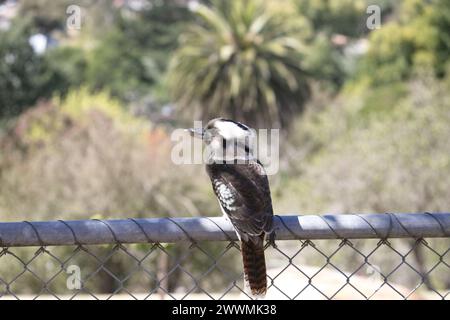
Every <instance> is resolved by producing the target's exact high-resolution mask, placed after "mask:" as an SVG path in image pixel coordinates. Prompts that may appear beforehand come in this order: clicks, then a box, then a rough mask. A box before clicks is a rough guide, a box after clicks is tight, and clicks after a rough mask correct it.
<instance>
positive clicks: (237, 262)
mask: <svg viewBox="0 0 450 320" xmlns="http://www.w3.org/2000/svg"><path fill="white" fill-rule="evenodd" d="M360 217H361V219H363V220H365V216H360ZM394 217H395V216H394ZM321 219H322V218H321ZM394 219H395V218H394ZM280 220H281V223H282V219H280ZM322 220H324V223H326V225H327V226H328V227H329V228H330V230H331V231H332V233H333V234H334V237H331V238H327V239H320V238H319V239H317V238H314V239H308V238H306V239H305V238H302V237H300V236H298V233H297V230H290V232H292V233H293V234H294V235H295V238H296V239H295V240H282V241H276V242H275V244H272V243H267V244H266V247H265V253H266V263H267V277H268V293H267V296H266V298H267V299H444V300H448V299H450V295H449V293H450V253H449V250H450V237H449V235H448V233H447V230H448V226H447V225H443V224H442V221H441V220H439V219H438V220H436V221H438V223H436V224H435V227H436V228H439V229H440V231H439V234H444V235H445V236H440V237H436V238H424V237H420V236H418V232H417V230H416V231H411V232H410V233H411V236H410V237H405V238H402V239H396V238H392V237H391V235H390V234H389V233H385V234H382V233H380V231H379V229H378V228H377V227H376V226H372V225H371V228H370V230H371V231H372V232H371V233H370V236H367V237H366V238H367V239H363V238H351V239H349V238H346V237H343V236H342V234H345V232H346V230H345V228H344V229H342V228H340V229H339V231H337V228H336V226H335V225H333V223H331V222H330V221H333V219H322ZM97 221H98V222H99V223H101V224H102V225H104V227H105V228H107V230H109V231H110V233H111V241H104V243H102V244H98V243H96V244H90V243H85V242H83V243H82V242H80V240H79V239H78V235H77V232H79V231H78V229H76V228H73V224H71V223H69V222H66V221H59V222H58V223H60V224H63V225H64V226H66V227H67V229H68V230H70V233H71V235H72V237H73V244H70V245H58V246H54V245H48V244H47V242H46V241H45V239H46V236H47V235H45V234H42V229H39V228H38V227H37V226H36V223H32V222H24V224H26V225H27V226H28V229H30V230H33V232H34V235H35V238H36V244H35V245H36V246H6V245H5V242H3V241H4V237H3V238H2V233H1V230H2V229H1V228H0V241H1V242H0V244H1V245H0V247H1V249H0V299H174V300H175V299H180V300H182V299H253V297H251V296H250V295H248V293H247V291H246V289H245V287H244V281H243V274H242V265H241V264H242V263H241V257H240V243H239V241H237V240H236V238H235V237H233V236H230V233H229V232H227V231H226V230H223V234H224V235H226V236H225V237H224V239H223V240H222V241H212V240H215V237H211V238H212V239H211V241H208V239H207V237H206V240H202V241H199V240H196V238H197V235H195V234H190V233H189V232H192V230H189V229H188V228H185V226H184V225H182V224H180V223H178V222H177V221H176V220H173V219H170V221H171V223H173V225H174V226H176V228H177V229H179V230H181V231H182V232H183V234H185V236H186V239H187V240H186V239H185V240H182V241H176V242H174V243H161V242H158V241H156V239H155V238H154V237H153V238H152V235H151V234H148V232H146V228H145V227H144V226H142V225H141V224H140V222H139V221H138V220H134V219H132V221H133V224H135V225H136V226H137V227H138V229H139V230H140V231H141V233H142V235H143V236H144V237H145V241H142V242H140V243H123V242H121V241H120V236H119V235H118V234H116V232H117V229H115V227H113V226H112V225H111V224H110V223H109V222H108V221H103V220H97ZM394 222H399V223H400V225H403V224H402V223H401V222H400V221H395V220H392V218H390V223H391V226H393V223H394ZM285 227H286V228H288V229H289V227H288V226H286V225H285ZM403 227H404V228H405V230H408V227H409V226H406V225H403ZM217 228H219V229H222V227H221V226H220V225H219V224H217ZM28 229H27V230H28ZM368 230H369V229H368ZM303 231H305V230H303ZM306 231H308V230H306ZM22 232H23V230H22ZM3 236H5V234H3ZM92 237H93V239H94V238H95V235H92ZM157 238H158V237H157Z"/></svg>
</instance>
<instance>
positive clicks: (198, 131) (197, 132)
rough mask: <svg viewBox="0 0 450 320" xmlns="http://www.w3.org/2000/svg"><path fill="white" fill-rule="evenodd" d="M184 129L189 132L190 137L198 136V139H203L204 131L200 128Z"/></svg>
mask: <svg viewBox="0 0 450 320" xmlns="http://www.w3.org/2000/svg"><path fill="white" fill-rule="evenodd" d="M186 131H188V132H189V134H190V135H191V137H194V138H200V139H203V135H204V133H205V131H204V130H203V129H202V128H191V129H186Z"/></svg>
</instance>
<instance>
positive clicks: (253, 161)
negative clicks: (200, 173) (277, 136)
mask: <svg viewBox="0 0 450 320" xmlns="http://www.w3.org/2000/svg"><path fill="white" fill-rule="evenodd" d="M189 131H190V133H191V135H192V136H194V137H198V138H201V139H202V140H203V142H204V143H205V144H206V150H207V159H206V160H207V161H206V171H207V173H208V175H209V177H210V179H211V183H212V187H213V190H214V193H215V194H216V196H217V199H218V200H219V204H220V207H221V209H222V212H223V213H224V215H226V217H228V218H229V220H230V221H231V223H232V225H233V227H234V229H235V230H236V233H237V236H238V238H239V239H240V241H241V252H242V259H243V265H244V279H245V282H246V285H247V286H248V287H249V289H250V292H251V294H252V295H254V296H255V297H262V296H264V295H265V293H266V291H267V280H266V262H265V258H264V239H265V237H266V235H268V234H271V233H272V220H273V210H272V200H271V197H270V189H269V182H268V179H267V175H266V172H265V170H264V167H263V166H262V165H261V163H260V162H259V161H258V159H257V158H256V157H254V155H253V148H252V145H253V143H252V139H253V138H254V136H253V135H254V131H253V130H251V129H250V128H248V127H247V126H246V125H244V124H242V123H239V122H236V121H232V120H227V119H222V118H218V119H213V120H211V121H210V122H209V123H208V124H207V125H206V127H205V128H203V129H201V128H197V129H189Z"/></svg>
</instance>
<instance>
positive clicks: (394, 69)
mask: <svg viewBox="0 0 450 320" xmlns="http://www.w3.org/2000/svg"><path fill="white" fill-rule="evenodd" d="M448 30H450V6H449V3H448V1H446V0H432V1H420V0H405V1H402V2H401V6H400V8H399V10H398V18H397V19H395V20H393V21H390V22H388V23H386V24H385V25H384V26H383V27H382V28H381V29H380V30H378V31H377V32H373V33H372V34H371V35H370V36H369V41H370V43H369V51H368V53H367V55H366V56H365V57H364V61H363V64H362V66H361V70H360V78H361V79H360V78H358V81H364V80H366V79H367V80H368V81H369V84H372V85H380V84H385V83H389V82H395V81H401V80H404V79H407V78H409V77H410V76H411V75H414V73H415V72H420V70H422V69H432V70H433V71H434V73H435V75H436V76H437V77H443V76H444V75H445V73H446V71H447V70H448V68H449V63H448V56H449V52H450V36H449V33H448Z"/></svg>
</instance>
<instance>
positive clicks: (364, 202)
mask: <svg viewBox="0 0 450 320" xmlns="http://www.w3.org/2000/svg"><path fill="white" fill-rule="evenodd" d="M448 85H449V81H448V80H446V81H444V82H440V81H437V80H434V79H433V78H432V77H430V76H426V75H422V77H420V78H417V79H414V80H411V81H410V82H409V83H408V85H407V87H406V90H407V91H406V94H403V93H402V94H401V96H403V98H399V97H398V96H397V93H396V90H399V88H398V87H391V91H392V92H391V93H390V94H391V96H392V97H393V99H394V100H396V101H397V102H396V106H395V108H390V110H389V111H388V112H384V113H383V112H368V110H371V106H370V105H371V104H375V102H378V103H380V102H381V103H382V102H383V101H380V100H379V95H372V96H371V95H368V96H366V95H367V92H366V93H362V96H361V93H358V94H350V95H343V96H341V97H340V101H339V103H336V105H335V106H334V107H333V108H326V109H323V111H321V112H317V113H314V112H311V113H310V114H308V115H307V116H305V117H304V118H303V119H301V120H299V121H298V123H297V125H296V127H295V128H296V130H297V131H298V132H299V135H297V137H296V138H295V139H293V140H292V141H291V143H292V145H291V146H290V148H291V152H292V156H291V162H290V165H289V167H290V170H289V172H290V174H291V176H290V179H285V180H284V181H285V182H286V183H287V185H283V184H281V185H280V186H279V187H280V188H284V190H290V191H289V192H283V193H282V194H281V193H278V194H279V195H280V199H282V200H280V204H281V203H282V206H284V207H286V208H287V209H288V208H290V207H292V208H296V209H297V210H298V211H302V212H424V211H434V212H440V211H446V210H448V207H449V206H450V202H449V198H448V196H447V195H448V190H449V189H450V184H449V182H448V181H447V180H446V179H442V178H441V177H443V176H446V175H448V174H450V141H449V140H448V139H446V138H445V137H448V136H449V135H450V131H449V126H448V121H449V120H450V112H449V110H450V105H449V101H450V99H449V93H448ZM386 90H387V88H385V93H386ZM400 90H401V91H403V90H405V88H401V89H400ZM367 97H371V101H367ZM378 110H380V109H379V108H378ZM302 155H303V160H302V161H301V162H299V161H298V158H297V156H299V157H302ZM305 155H306V156H305ZM295 171H296V172H297V174H298V175H299V176H297V177H296V178H294V177H293V176H292V174H293V172H295ZM275 193H276V194H277V192H275ZM292 208H291V209H290V210H292Z"/></svg>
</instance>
